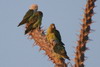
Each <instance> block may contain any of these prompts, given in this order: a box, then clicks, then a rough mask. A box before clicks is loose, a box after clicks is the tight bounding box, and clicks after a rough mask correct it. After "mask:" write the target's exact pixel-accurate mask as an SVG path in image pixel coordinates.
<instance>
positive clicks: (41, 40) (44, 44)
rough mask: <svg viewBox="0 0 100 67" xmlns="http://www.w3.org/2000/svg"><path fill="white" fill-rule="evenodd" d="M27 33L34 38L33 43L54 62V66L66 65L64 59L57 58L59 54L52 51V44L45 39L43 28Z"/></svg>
mask: <svg viewBox="0 0 100 67" xmlns="http://www.w3.org/2000/svg"><path fill="white" fill-rule="evenodd" d="M29 35H30V36H31V37H32V39H34V40H35V43H36V45H38V46H39V47H40V50H44V51H45V54H46V55H47V56H48V57H49V59H50V60H52V62H53V63H54V64H55V67H67V64H66V63H65V59H59V58H58V56H59V55H58V54H56V53H55V52H53V51H52V50H53V47H54V46H53V45H52V44H50V43H49V42H48V41H47V39H46V35H45V33H44V31H43V30H38V29H35V30H33V31H32V32H30V33H29Z"/></svg>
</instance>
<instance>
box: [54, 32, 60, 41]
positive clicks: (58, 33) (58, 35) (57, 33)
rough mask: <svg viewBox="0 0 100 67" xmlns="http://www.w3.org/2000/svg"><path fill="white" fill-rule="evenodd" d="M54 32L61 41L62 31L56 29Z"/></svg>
mask: <svg viewBox="0 0 100 67" xmlns="http://www.w3.org/2000/svg"><path fill="white" fill-rule="evenodd" d="M54 33H55V36H56V37H57V38H58V40H59V41H61V35H60V32H59V31H58V30H55V31H54Z"/></svg>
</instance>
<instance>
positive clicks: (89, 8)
mask: <svg viewBox="0 0 100 67" xmlns="http://www.w3.org/2000/svg"><path fill="white" fill-rule="evenodd" d="M95 1H96V0H87V4H86V8H85V10H84V18H83V19H82V22H83V24H82V25H81V27H82V29H81V30H80V35H79V40H78V41H77V43H78V45H77V47H76V53H75V59H74V60H75V65H74V67H84V61H85V51H86V50H87V47H86V44H87V41H88V40H89V37H88V35H89V33H90V31H91V28H90V25H91V24H92V23H93V22H92V16H93V15H94V11H93V8H94V7H95V4H94V3H95Z"/></svg>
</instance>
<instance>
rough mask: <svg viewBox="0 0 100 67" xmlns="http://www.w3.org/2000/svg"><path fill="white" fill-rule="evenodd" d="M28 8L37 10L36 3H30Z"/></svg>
mask: <svg viewBox="0 0 100 67" xmlns="http://www.w3.org/2000/svg"><path fill="white" fill-rule="evenodd" d="M29 9H31V10H38V5H37V4H32V5H31V6H30V7H29Z"/></svg>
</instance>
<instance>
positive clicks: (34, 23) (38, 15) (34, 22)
mask: <svg viewBox="0 0 100 67" xmlns="http://www.w3.org/2000/svg"><path fill="white" fill-rule="evenodd" d="M42 17H43V13H42V12H41V11H37V12H35V13H34V15H32V17H30V19H29V23H30V24H29V26H28V27H27V28H26V30H25V34H27V33H29V32H30V31H32V30H34V29H36V28H40V26H41V22H42Z"/></svg>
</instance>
